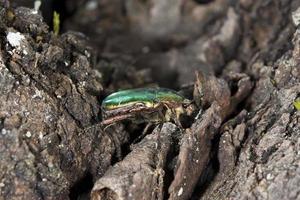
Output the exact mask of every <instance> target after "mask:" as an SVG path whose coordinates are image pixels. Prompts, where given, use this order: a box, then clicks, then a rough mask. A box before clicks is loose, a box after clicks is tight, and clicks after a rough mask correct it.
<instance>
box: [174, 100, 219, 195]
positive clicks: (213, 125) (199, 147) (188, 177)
mask: <svg viewBox="0 0 300 200" xmlns="http://www.w3.org/2000/svg"><path fill="white" fill-rule="evenodd" d="M220 113H221V107H220V106H219V105H218V104H217V103H213V104H212V105H211V107H210V108H209V109H208V110H207V111H205V113H204V114H203V115H202V117H201V119H200V120H198V121H197V122H196V123H195V124H194V125H193V126H192V128H191V130H188V131H187V133H186V134H185V135H184V137H183V139H182V140H181V143H182V144H181V146H180V151H179V155H178V161H177V166H176V172H175V178H174V180H173V182H172V185H171V186H170V188H169V194H170V198H169V199H189V197H190V196H191V195H192V193H193V191H194V187H195V185H196V183H197V182H198V180H199V178H200V176H201V174H202V172H204V170H205V168H206V167H207V165H208V162H209V160H210V153H211V142H212V139H213V138H214V136H215V135H216V134H217V133H218V129H219V127H220V126H221V122H222V119H221V117H220Z"/></svg>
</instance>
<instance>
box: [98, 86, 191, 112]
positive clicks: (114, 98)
mask: <svg viewBox="0 0 300 200" xmlns="http://www.w3.org/2000/svg"><path fill="white" fill-rule="evenodd" d="M184 99H185V98H184V97H183V96H181V95H180V94H178V93H177V92H176V91H174V90H171V89H167V88H138V89H130V90H123V91H119V92H115V93H113V94H111V95H109V96H107V97H106V98H105V99H104V100H103V102H102V109H104V110H112V109H116V108H120V107H122V106H125V105H130V104H135V103H144V104H145V105H146V106H147V107H154V106H155V104H157V103H162V102H166V103H182V102H183V100H184Z"/></svg>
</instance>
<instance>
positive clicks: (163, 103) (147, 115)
mask: <svg viewBox="0 0 300 200" xmlns="http://www.w3.org/2000/svg"><path fill="white" fill-rule="evenodd" d="M189 105H191V101H190V100H188V99H186V98H185V97H183V96H182V95H180V94H178V93H177V92H176V91H174V90H171V89H167V88H138V89H129V90H123V91H119V92H115V93H113V94H111V95H109V96H107V97H106V98H105V99H104V100H103V102H102V105H101V109H102V119H103V121H102V123H101V124H102V125H110V124H113V123H116V122H119V121H123V120H126V119H131V120H133V121H134V122H144V121H149V122H155V123H157V122H166V121H171V120H173V121H174V122H175V123H176V124H177V125H179V126H181V123H180V121H179V116H180V115H181V114H182V113H184V112H185V108H187V107H188V106H189Z"/></svg>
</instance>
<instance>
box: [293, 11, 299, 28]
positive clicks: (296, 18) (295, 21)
mask: <svg viewBox="0 0 300 200" xmlns="http://www.w3.org/2000/svg"><path fill="white" fill-rule="evenodd" d="M292 19H293V22H294V24H295V26H298V25H299V24H300V7H299V8H297V10H295V11H294V12H292Z"/></svg>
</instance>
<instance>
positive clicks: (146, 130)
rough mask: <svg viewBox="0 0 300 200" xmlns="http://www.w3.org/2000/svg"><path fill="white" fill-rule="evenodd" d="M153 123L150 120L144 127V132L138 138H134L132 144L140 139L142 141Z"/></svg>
mask: <svg viewBox="0 0 300 200" xmlns="http://www.w3.org/2000/svg"><path fill="white" fill-rule="evenodd" d="M152 125H153V123H151V122H149V123H148V124H147V125H146V127H145V128H144V130H143V132H142V134H141V135H140V136H138V137H137V138H136V139H134V140H133V142H132V144H136V143H137V142H138V141H140V140H141V139H142V138H144V137H145V136H146V135H147V133H148V130H149V128H150V127H151V126H152Z"/></svg>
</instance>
